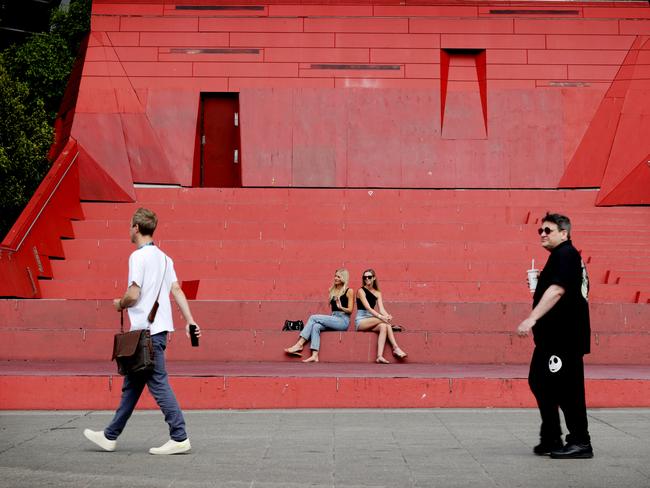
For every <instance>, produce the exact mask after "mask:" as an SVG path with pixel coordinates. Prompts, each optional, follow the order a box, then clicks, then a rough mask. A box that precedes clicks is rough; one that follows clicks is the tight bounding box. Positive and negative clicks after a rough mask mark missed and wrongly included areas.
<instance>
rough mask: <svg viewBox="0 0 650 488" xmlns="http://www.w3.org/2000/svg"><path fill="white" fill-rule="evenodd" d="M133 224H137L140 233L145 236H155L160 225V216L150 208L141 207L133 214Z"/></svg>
mask: <svg viewBox="0 0 650 488" xmlns="http://www.w3.org/2000/svg"><path fill="white" fill-rule="evenodd" d="M131 225H137V226H138V230H139V231H140V234H142V235H143V236H153V233H154V231H155V230H156V227H157V226H158V217H156V214H155V213H154V212H152V211H151V210H149V209H148V208H143V207H140V208H139V209H137V210H136V211H135V213H134V214H133V217H132V218H131Z"/></svg>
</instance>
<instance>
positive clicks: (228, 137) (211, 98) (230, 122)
mask: <svg viewBox="0 0 650 488" xmlns="http://www.w3.org/2000/svg"><path fill="white" fill-rule="evenodd" d="M202 113H203V117H202V137H201V186H207V187H240V186H241V149H240V147H239V94H237V93H217V94H210V95H205V96H204V97H203V111H202Z"/></svg>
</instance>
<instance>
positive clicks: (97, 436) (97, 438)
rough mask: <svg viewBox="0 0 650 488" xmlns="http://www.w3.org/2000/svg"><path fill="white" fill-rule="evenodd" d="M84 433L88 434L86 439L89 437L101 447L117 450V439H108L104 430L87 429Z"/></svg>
mask: <svg viewBox="0 0 650 488" xmlns="http://www.w3.org/2000/svg"><path fill="white" fill-rule="evenodd" d="M84 435H85V436H86V439H88V440H89V441H91V442H94V443H95V444H97V445H98V446H99V447H101V448H102V449H103V450H104V451H108V452H113V451H114V450H115V446H116V445H117V441H112V440H110V439H107V438H106V436H105V435H104V432H102V431H96V430H90V429H85V430H84Z"/></svg>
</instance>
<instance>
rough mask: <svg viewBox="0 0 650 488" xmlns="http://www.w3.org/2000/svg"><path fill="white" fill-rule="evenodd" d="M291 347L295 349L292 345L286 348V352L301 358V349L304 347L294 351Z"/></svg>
mask: <svg viewBox="0 0 650 488" xmlns="http://www.w3.org/2000/svg"><path fill="white" fill-rule="evenodd" d="M291 349H293V348H292V347H287V348H286V349H285V350H284V352H285V353H287V354H288V355H289V356H294V357H297V358H301V357H302V352H301V351H302V347H301V348H300V349H296V350H294V351H292V350H291Z"/></svg>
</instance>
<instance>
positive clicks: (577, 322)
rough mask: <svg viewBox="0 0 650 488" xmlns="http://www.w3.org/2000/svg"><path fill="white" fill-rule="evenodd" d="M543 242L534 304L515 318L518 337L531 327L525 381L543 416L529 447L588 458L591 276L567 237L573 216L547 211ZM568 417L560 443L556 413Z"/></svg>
mask: <svg viewBox="0 0 650 488" xmlns="http://www.w3.org/2000/svg"><path fill="white" fill-rule="evenodd" d="M538 231H539V234H540V238H541V243H542V247H544V248H545V249H546V250H547V251H549V252H550V253H551V254H550V256H549V258H548V261H547V262H546V265H545V266H544V269H543V270H542V272H541V273H540V275H539V280H538V283H537V287H536V289H535V294H534V296H533V310H532V312H531V313H530V315H529V316H528V318H526V319H525V320H524V321H522V322H521V324H519V327H518V328H517V333H518V335H519V336H520V337H526V336H528V333H529V331H530V330H531V329H532V331H533V337H534V340H535V351H534V352H533V357H532V359H531V363H530V373H529V375H528V384H529V385H530V389H531V391H532V392H533V394H534V395H535V398H536V399H537V405H538V407H539V412H540V414H541V417H542V426H541V430H540V438H541V442H540V444H539V445H537V446H535V448H534V449H533V451H534V452H535V454H538V455H545V454H550V455H551V457H552V458H554V459H568V458H581V459H584V458H591V457H593V449H592V447H591V439H590V436H589V430H588V425H587V407H586V404H585V385H584V365H583V361H582V359H583V356H584V355H585V354H589V347H590V336H591V331H590V325H589V305H588V302H587V294H588V292H589V278H588V277H587V270H586V268H585V265H584V263H583V261H582V259H581V257H580V254H579V253H578V251H577V249H576V248H575V247H573V244H572V243H571V222H570V220H569V218H568V217H565V216H564V215H559V214H548V213H547V214H546V215H545V216H544V217H543V218H542V227H541V228H540V229H539V230H538ZM558 408H561V409H562V412H563V413H564V418H565V420H566V425H567V430H568V431H569V433H568V435H567V436H566V445H564V446H563V445H562V437H561V436H562V430H561V428H560V414H559V410H558Z"/></svg>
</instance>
